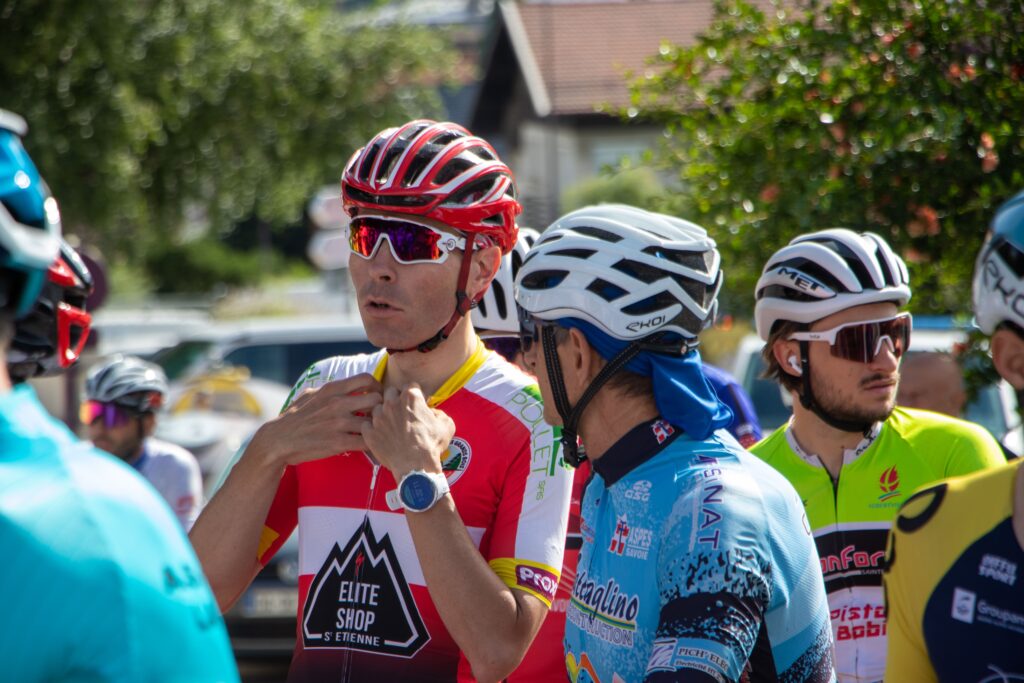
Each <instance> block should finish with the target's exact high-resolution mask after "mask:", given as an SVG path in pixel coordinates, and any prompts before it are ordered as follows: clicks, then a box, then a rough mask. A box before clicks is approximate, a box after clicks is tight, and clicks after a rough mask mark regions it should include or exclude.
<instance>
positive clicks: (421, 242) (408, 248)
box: [348, 216, 466, 264]
mask: <svg viewBox="0 0 1024 683" xmlns="http://www.w3.org/2000/svg"><path fill="white" fill-rule="evenodd" d="M383 239H387V242H388V246H389V247H390V249H391V255H392V256H394V257H395V260H396V261H398V262H399V263H405V264H412V263H444V262H445V260H446V259H447V258H448V254H450V253H452V252H453V251H455V250H456V249H463V248H465V246H466V238H464V237H459V236H458V235H453V234H452V233H450V232H443V231H441V230H438V229H437V228H434V227H431V226H429V225H424V224H422V223H416V222H414V221H410V220H406V219H404V218H392V217H390V216H361V217H357V218H354V219H352V222H351V223H350V224H349V227H348V245H349V247H350V248H351V249H352V253H353V254H355V255H357V256H360V257H362V258H364V259H367V260H369V259H372V258H373V255H374V254H376V253H377V249H378V248H379V247H380V243H381V240H383Z"/></svg>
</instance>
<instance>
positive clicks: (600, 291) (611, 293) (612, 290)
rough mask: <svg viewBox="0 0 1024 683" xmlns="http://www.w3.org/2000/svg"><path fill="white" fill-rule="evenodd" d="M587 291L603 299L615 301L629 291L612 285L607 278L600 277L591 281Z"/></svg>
mask: <svg viewBox="0 0 1024 683" xmlns="http://www.w3.org/2000/svg"><path fill="white" fill-rule="evenodd" d="M587 291H588V292H593V293H594V294H597V295H598V296H599V297H601V298H602V299H604V300H605V301H615V300H616V299H618V298H621V297H623V296H625V295H626V294H628V293H629V292H627V291H626V290H624V289H623V288H622V287H619V286H618V285H614V284H612V283H611V282H608V281H607V280H600V279H598V280H594V281H593V282H591V283H590V285H589V286H588V287H587Z"/></svg>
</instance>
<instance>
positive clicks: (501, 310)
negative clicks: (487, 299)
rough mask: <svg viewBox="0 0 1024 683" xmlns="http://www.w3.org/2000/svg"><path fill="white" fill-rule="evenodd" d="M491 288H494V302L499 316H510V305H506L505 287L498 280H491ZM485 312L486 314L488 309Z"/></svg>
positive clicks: (503, 317)
mask: <svg viewBox="0 0 1024 683" xmlns="http://www.w3.org/2000/svg"><path fill="white" fill-rule="evenodd" d="M491 288H492V289H494V303H495V306H496V307H497V309H498V317H499V318H501V319H502V320H504V319H505V318H507V317H508V307H507V306H506V305H505V300H506V296H505V288H504V287H502V286H501V283H500V282H498V281H497V280H495V281H492V282H491ZM484 313H485V314H486V311H485V312H484Z"/></svg>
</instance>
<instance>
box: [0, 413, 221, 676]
mask: <svg viewBox="0 0 1024 683" xmlns="http://www.w3.org/2000/svg"><path fill="white" fill-rule="evenodd" d="M33 399H34V397H33ZM10 400H11V399H10V397H3V398H0V547H3V548H5V549H6V550H7V559H6V560H5V562H4V563H3V564H2V565H0V602H2V604H3V606H4V618H3V619H2V620H0V662H3V674H2V677H3V679H4V680H11V681H18V682H19V683H35V682H37V681H39V682H42V681H47V682H57V681H81V682H93V681H96V682H99V681H103V682H107V681H109V682H124V683H128V682H129V681H132V682H139V681H161V682H164V681H166V682H181V683H186V682H188V683H214V682H221V681H229V682H234V681H237V680H238V673H237V669H236V667H235V664H234V658H233V656H232V652H231V647H230V642H229V640H228V637H227V632H226V630H225V628H224V622H223V620H222V619H221V617H220V613H219V610H218V608H217V604H216V602H215V600H214V598H213V595H212V593H211V591H210V589H209V586H208V585H207V582H206V580H205V578H204V577H203V574H202V571H201V568H200V565H199V561H198V560H197V558H196V556H195V554H194V552H193V551H192V549H191V546H190V544H189V542H188V539H187V537H186V536H185V535H184V532H183V531H182V529H181V527H180V526H179V525H178V523H177V521H176V520H175V518H174V516H173V514H172V513H171V511H170V508H168V507H167V505H166V503H165V502H164V501H163V500H161V499H160V498H159V496H158V494H157V493H156V492H155V491H154V490H153V489H152V487H151V486H150V485H149V484H148V483H146V482H145V481H144V480H143V479H142V478H141V476H139V475H138V474H137V473H136V472H135V471H134V470H132V469H131V468H130V467H128V466H127V465H124V464H123V463H121V462H120V461H117V460H116V459H115V458H113V457H112V456H109V455H107V454H105V453H102V452H100V451H97V450H95V449H93V448H92V447H91V446H88V445H86V444H83V443H80V442H76V441H75V440H74V438H73V437H72V436H71V435H70V433H69V432H66V430H64V429H63V426H61V425H53V424H47V422H46V420H47V419H49V418H48V416H45V415H43V414H40V413H41V408H40V409H39V411H38V412H37V411H34V410H30V409H26V406H24V405H15V406H13V408H14V409H16V413H15V414H20V415H21V416H22V417H24V418H28V420H27V422H23V423H21V424H18V423H16V422H13V421H12V420H11V408H12V406H10V405H5V403H9V402H10Z"/></svg>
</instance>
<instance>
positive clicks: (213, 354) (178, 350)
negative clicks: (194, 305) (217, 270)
mask: <svg viewBox="0 0 1024 683" xmlns="http://www.w3.org/2000/svg"><path fill="white" fill-rule="evenodd" d="M376 350H377V348H376V347H375V346H373V345H372V344H370V342H369V341H367V339H366V332H365V331H364V330H363V327H362V325H361V324H356V323H349V324H344V323H342V324H339V323H336V322H323V321H319V320H310V319H309V318H298V319H296V318H266V319H262V320H251V321H245V322H230V323H226V322H219V323H216V324H213V325H210V326H208V327H207V328H206V329H205V330H203V331H201V332H196V333H193V334H191V335H189V336H187V337H184V338H183V339H182V340H181V341H180V342H178V343H177V344H175V345H174V346H171V347H169V348H165V349H162V350H161V351H158V352H157V353H155V354H154V355H153V356H152V357H151V358H150V360H152V361H153V362H154V363H158V364H159V365H160V366H161V367H163V369H164V371H165V372H166V373H167V376H168V378H169V379H170V380H172V381H174V380H176V379H184V378H187V377H189V376H191V375H195V374H197V373H200V372H204V371H207V370H210V369H211V368H216V367H220V366H225V365H232V366H241V367H246V368H248V369H249V371H250V373H252V377H253V378H255V379H263V380H269V381H272V382H280V383H281V384H286V385H288V386H291V385H293V384H294V383H295V380H297V379H298V378H299V375H301V374H302V372H303V371H304V370H306V368H308V367H309V366H310V365H312V364H313V363H315V362H316V361H318V360H320V359H321V358H328V357H330V356H337V355H351V354H356V353H372V352H374V351H376Z"/></svg>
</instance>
